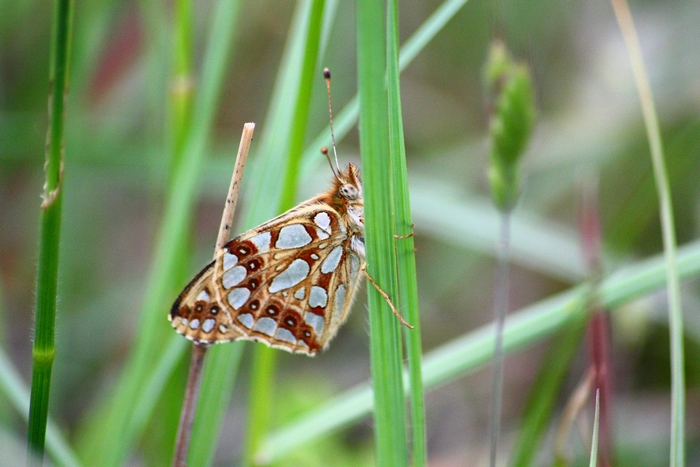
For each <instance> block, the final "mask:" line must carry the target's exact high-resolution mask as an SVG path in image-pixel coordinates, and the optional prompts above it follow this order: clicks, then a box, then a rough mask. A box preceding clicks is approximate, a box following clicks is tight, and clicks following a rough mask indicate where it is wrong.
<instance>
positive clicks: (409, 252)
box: [387, 0, 428, 467]
mask: <svg viewBox="0 0 700 467" xmlns="http://www.w3.org/2000/svg"><path fill="white" fill-rule="evenodd" d="M387 20H388V21H387V93H388V98H389V101H388V102H389V157H390V158H391V161H390V165H391V167H392V170H391V175H392V177H393V181H392V187H393V198H392V200H393V207H392V209H393V214H394V215H393V216H392V217H393V219H394V232H396V235H399V236H401V237H402V238H398V239H396V271H397V278H398V291H399V293H398V300H397V303H396V305H397V306H398V308H399V310H401V312H402V313H404V314H405V315H406V318H407V320H408V322H409V323H411V324H412V325H413V326H414V328H413V329H404V341H405V343H406V354H407V356H408V375H409V385H408V387H409V406H410V408H411V410H410V427H411V448H412V452H411V456H412V462H411V465H413V467H422V466H424V465H427V463H428V450H427V443H426V428H425V402H424V397H423V375H422V368H421V362H422V358H423V350H422V343H421V332H420V328H421V326H420V313H419V310H418V282H417V278H416V256H415V250H414V249H413V247H414V243H413V222H412V220H411V204H410V199H409V194H408V169H407V168H406V147H405V143H404V134H403V118H402V115H401V87H400V81H399V8H398V1H396V0H391V1H389V2H388V9H387Z"/></svg>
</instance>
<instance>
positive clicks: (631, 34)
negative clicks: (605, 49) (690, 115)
mask: <svg viewBox="0 0 700 467" xmlns="http://www.w3.org/2000/svg"><path fill="white" fill-rule="evenodd" d="M612 6H613V9H614V10H615V17H616V18H617V22H618V24H619V25H620V30H621V31H622V37H623V38H624V40H625V46H626V47H627V53H628V54H629V58H630V62H631V65H632V73H633V75H634V80H635V83H636V85H637V91H638V92H639V100H640V103H641V106H642V115H643V116H644V126H645V128H646V132H647V138H648V140H649V146H650V149H651V161H652V166H653V168H654V180H655V181H656V190H657V194H658V196H659V215H660V217H661V234H662V237H663V244H664V255H665V257H666V277H667V278H666V293H667V294H668V302H669V303H668V305H669V307H668V319H669V328H670V341H671V449H670V465H671V467H682V466H684V465H685V368H684V360H685V357H684V351H683V310H682V307H681V294H680V284H679V281H678V271H677V269H676V268H677V266H676V248H677V247H676V228H675V223H674V220H673V206H672V201H671V188H670V184H669V179H668V171H667V170H666V163H665V162H664V154H663V144H662V141H661V129H660V128H659V121H658V117H657V114H656V108H655V106H654V98H653V96H652V92H651V85H650V84H649V78H648V76H647V73H646V67H645V66H644V57H643V56H642V50H641V47H640V45H639V37H638V36H637V31H636V30H635V27H634V21H633V20H632V14H631V13H630V9H629V5H628V4H627V1H626V0H612Z"/></svg>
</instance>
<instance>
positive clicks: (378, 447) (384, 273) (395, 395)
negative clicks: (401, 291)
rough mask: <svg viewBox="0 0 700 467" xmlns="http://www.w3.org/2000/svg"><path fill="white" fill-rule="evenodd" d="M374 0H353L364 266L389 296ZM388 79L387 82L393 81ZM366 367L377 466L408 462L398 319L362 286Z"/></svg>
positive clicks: (384, 135)
mask: <svg viewBox="0 0 700 467" xmlns="http://www.w3.org/2000/svg"><path fill="white" fill-rule="evenodd" d="M384 8H385V7H384V4H383V2H381V1H377V0H360V1H358V3H357V10H356V11H357V19H356V21H357V55H358V57H357V68H358V88H359V96H360V149H361V152H362V170H363V197H364V201H365V242H366V245H365V247H366V251H367V260H368V262H367V271H368V272H369V275H370V276H371V277H372V278H373V279H374V281H375V282H376V283H377V284H379V286H380V287H381V288H382V289H383V290H384V292H385V293H387V294H388V295H389V297H393V299H394V300H395V299H396V297H397V296H398V293H397V292H398V284H397V280H396V269H395V265H396V251H395V248H394V241H395V240H394V229H393V227H394V225H393V224H394V222H393V219H392V214H393V213H392V197H393V193H392V178H393V174H392V166H391V161H390V159H389V154H388V153H389V146H388V139H389V128H388V121H387V117H388V106H387V93H386V59H387V56H386V32H385V31H386V20H385V18H386V13H385V10H384ZM392 85H393V84H392V83H389V86H392ZM367 290H368V305H369V324H370V366H371V373H372V385H373V388H374V404H375V412H374V440H375V452H376V456H377V458H376V462H377V465H379V466H394V467H400V466H402V465H407V462H408V459H407V442H406V420H405V413H404V412H405V411H404V400H403V380H402V377H401V368H402V361H403V359H402V349H401V334H400V332H399V327H400V326H401V325H400V323H398V321H397V320H396V317H394V316H393V314H392V311H391V309H390V308H389V305H388V303H387V302H386V300H385V299H384V298H383V297H382V296H381V295H380V293H379V292H378V291H377V290H376V289H375V288H374V287H372V286H371V285H368V286H367Z"/></svg>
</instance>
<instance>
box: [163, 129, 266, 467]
mask: <svg viewBox="0 0 700 467" xmlns="http://www.w3.org/2000/svg"><path fill="white" fill-rule="evenodd" d="M254 131H255V124H254V123H246V124H245V125H244V126H243V133H242V134H241V143H240V145H239V146H238V154H237V155H236V163H235V165H234V168H233V175H232V176H231V184H230V185H229V188H228V194H227V195H226V204H225V205H224V210H223V213H222V215H221V223H220V224H219V234H218V235H217V237H216V245H215V246H214V260H216V258H217V257H218V256H219V253H220V252H221V250H222V248H223V247H224V245H225V244H226V242H227V241H228V237H229V232H230V230H231V224H232V223H233V216H234V214H235V212H236V204H237V203H238V193H239V192H240V186H241V179H242V178H243V170H244V169H245V164H246V161H247V160H248V150H249V149H250V143H251V142H252V141H253V132H254ZM207 348H208V345H201V344H196V343H195V344H193V350H192V361H191V363H190V372H189V376H188V379H187V389H186V390H185V399H184V401H183V404H182V412H181V414H180V423H179V426H178V430H177V441H176V443H175V455H174V456H173V466H174V467H184V466H185V465H187V456H188V453H189V447H190V439H191V435H192V424H193V422H194V415H195V408H196V407H197V398H198V397H199V388H200V386H201V378H202V368H203V366H204V356H205V355H206V351H207Z"/></svg>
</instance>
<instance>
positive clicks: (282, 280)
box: [269, 258, 311, 293]
mask: <svg viewBox="0 0 700 467" xmlns="http://www.w3.org/2000/svg"><path fill="white" fill-rule="evenodd" d="M310 270H311V267H310V266H309V263H307V262H306V261H304V260H303V259H300V258H297V259H295V260H294V261H292V263H291V264H290V265H289V267H288V268H287V269H285V270H284V271H282V272H281V273H279V274H278V275H277V276H276V277H275V278H274V279H272V283H271V284H270V288H269V290H270V292H271V293H275V292H279V291H280V290H284V289H288V288H289V287H292V286H295V285H297V284H298V283H299V282H301V281H303V280H304V279H305V278H306V276H308V275H309V271H310Z"/></svg>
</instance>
